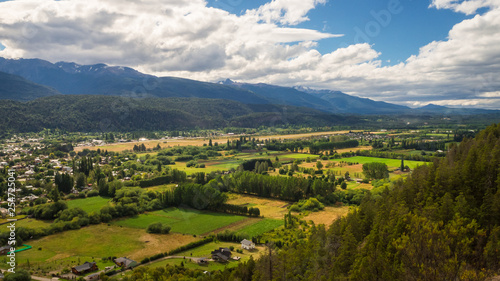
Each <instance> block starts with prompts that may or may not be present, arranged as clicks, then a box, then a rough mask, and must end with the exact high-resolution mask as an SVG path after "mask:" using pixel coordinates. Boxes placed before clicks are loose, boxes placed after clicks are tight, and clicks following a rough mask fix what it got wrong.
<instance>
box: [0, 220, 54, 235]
mask: <svg viewBox="0 0 500 281" xmlns="http://www.w3.org/2000/svg"><path fill="white" fill-rule="evenodd" d="M51 223H52V222H51V221H42V220H37V219H32V218H26V219H23V220H18V221H17V222H16V227H26V228H33V229H36V228H48V227H50V224H51ZM2 232H3V230H2Z"/></svg>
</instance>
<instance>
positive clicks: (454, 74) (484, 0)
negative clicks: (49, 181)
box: [0, 0, 500, 109]
mask: <svg viewBox="0 0 500 281" xmlns="http://www.w3.org/2000/svg"><path fill="white" fill-rule="evenodd" d="M0 10H1V11H2V13H0V57H5V58H40V59H44V60H48V61H50V62H58V61H68V62H76V63H79V64H95V63H106V64H109V65H120V66H128V67H132V68H135V69H137V70H139V71H141V72H144V73H149V74H154V75H157V76H178V77H184V78H189V79H195V80H201V81H210V82H217V81H220V80H225V79H227V78H229V79H232V80H235V81H240V82H247V83H268V84H275V85H281V86H304V87H310V88H315V89H330V90H339V91H343V92H345V93H347V94H350V95H355V96H359V97H367V98H371V99H374V100H382V101H387V102H392V103H397V104H402V105H407V106H410V107H418V106H424V105H427V104H429V103H433V104H438V105H444V106H450V107H477V108H492V109H500V75H498V73H500V47H499V46H500V0H377V1H375V0H252V1H250V0H217V1H216V0H176V1H164V0H142V1H123V0H66V1H55V0H23V1H17V0H13V1H1V0H0ZM2 46H3V47H2Z"/></svg>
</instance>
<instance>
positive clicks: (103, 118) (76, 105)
mask: <svg viewBox="0 0 500 281" xmlns="http://www.w3.org/2000/svg"><path fill="white" fill-rule="evenodd" d="M0 118H1V119H2V120H3V122H2V123H1V124H0V130H2V131H10V132H39V131H42V130H43V129H45V128H47V129H61V130H64V131H69V132H82V131H84V132H89V131H92V132H102V131H105V132H110V131H121V132H130V131H138V130H140V131H156V130H180V129H181V130H182V129H194V128H225V127H231V126H233V127H247V128H256V127H260V126H281V125H303V126H332V125H347V124H362V123H365V122H364V121H362V120H361V119H360V118H359V117H353V116H341V115H334V114H327V113H324V112H321V111H317V110H314V109H308V108H304V107H293V106H282V105H269V104H260V105H259V104H243V103H240V102H236V101H230V100H222V99H199V98H123V97H112V96H86V95H81V96H80V95H79V96H65V95H57V96H51V97H45V98H40V99H37V100H34V101H29V102H25V103H23V102H17V101H10V100H8V101H3V102H2V103H1V104H0Z"/></svg>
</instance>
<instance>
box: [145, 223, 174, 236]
mask: <svg viewBox="0 0 500 281" xmlns="http://www.w3.org/2000/svg"><path fill="white" fill-rule="evenodd" d="M170 229H171V227H170V226H168V225H164V224H163V223H161V222H155V223H152V224H150V225H149V226H148V228H147V229H146V232H147V233H158V234H168V233H169V232H170Z"/></svg>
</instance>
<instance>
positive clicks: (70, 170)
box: [62, 166, 73, 173]
mask: <svg viewBox="0 0 500 281" xmlns="http://www.w3.org/2000/svg"><path fill="white" fill-rule="evenodd" d="M62 171H63V172H68V173H71V172H72V171H73V169H72V168H71V167H68V166H63V167H62Z"/></svg>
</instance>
